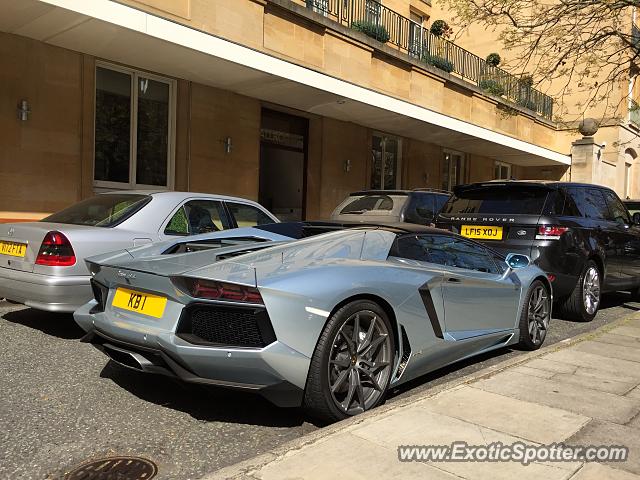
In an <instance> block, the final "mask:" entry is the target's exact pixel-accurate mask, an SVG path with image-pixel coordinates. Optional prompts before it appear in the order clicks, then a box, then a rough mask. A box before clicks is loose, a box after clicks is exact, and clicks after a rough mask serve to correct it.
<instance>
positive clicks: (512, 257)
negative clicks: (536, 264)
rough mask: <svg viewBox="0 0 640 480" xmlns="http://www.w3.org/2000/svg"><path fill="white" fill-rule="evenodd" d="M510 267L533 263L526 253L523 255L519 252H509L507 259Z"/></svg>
mask: <svg viewBox="0 0 640 480" xmlns="http://www.w3.org/2000/svg"><path fill="white" fill-rule="evenodd" d="M505 261H506V262H507V265H509V268H512V269H514V270H515V269H516V268H524V267H528V266H529V265H531V259H530V258H529V257H528V256H526V255H521V254H519V253H509V254H508V255H507V258H506V260H505Z"/></svg>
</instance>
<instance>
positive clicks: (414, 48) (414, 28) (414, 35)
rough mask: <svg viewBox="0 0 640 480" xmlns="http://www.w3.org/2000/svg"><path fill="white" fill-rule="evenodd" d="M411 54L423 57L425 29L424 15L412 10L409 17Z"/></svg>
mask: <svg viewBox="0 0 640 480" xmlns="http://www.w3.org/2000/svg"><path fill="white" fill-rule="evenodd" d="M409 20H410V21H409V55H412V56H414V57H418V58H421V57H422V39H423V32H424V29H423V28H422V25H424V17H423V16H422V15H420V14H417V13H415V12H411V15H410V19H409Z"/></svg>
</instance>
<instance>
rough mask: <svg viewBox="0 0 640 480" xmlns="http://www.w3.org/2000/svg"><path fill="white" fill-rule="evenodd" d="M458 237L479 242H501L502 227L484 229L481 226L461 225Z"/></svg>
mask: <svg viewBox="0 0 640 480" xmlns="http://www.w3.org/2000/svg"><path fill="white" fill-rule="evenodd" d="M460 235H462V236H463V237H467V238H477V239H479V240H502V227H485V226H483V225H462V228H461V229H460Z"/></svg>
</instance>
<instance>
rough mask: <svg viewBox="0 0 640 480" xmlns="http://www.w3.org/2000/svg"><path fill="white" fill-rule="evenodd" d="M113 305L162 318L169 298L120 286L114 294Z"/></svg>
mask: <svg viewBox="0 0 640 480" xmlns="http://www.w3.org/2000/svg"><path fill="white" fill-rule="evenodd" d="M111 305H113V306H114V307H117V308H122V309H123V310H129V311H131V312H136V313H141V314H143V315H149V316H150V317H156V318H160V317H162V315H163V314H164V308H165V307H166V306H167V299H166V298H165V297H161V296H160V295H152V294H151V293H144V292H136V291H135V290H129V289H127V288H118V289H116V294H115V295H114V296H113V301H112V302H111Z"/></svg>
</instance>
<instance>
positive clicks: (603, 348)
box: [575, 329, 640, 368]
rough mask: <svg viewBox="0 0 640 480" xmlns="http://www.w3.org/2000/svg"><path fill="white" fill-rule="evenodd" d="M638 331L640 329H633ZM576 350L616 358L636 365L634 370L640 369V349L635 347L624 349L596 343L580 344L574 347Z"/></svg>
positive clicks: (620, 346)
mask: <svg viewBox="0 0 640 480" xmlns="http://www.w3.org/2000/svg"><path fill="white" fill-rule="evenodd" d="M634 330H639V331H640V329H634ZM575 348H576V350H579V351H580V352H587V353H593V354H595V355H601V356H603V357H608V358H617V359H620V360H628V361H630V362H635V363H636V368H638V367H640V365H639V364H640V349H638V348H636V347H625V346H622V345H616V346H612V345H611V344H609V343H602V342H598V341H592V342H582V343H580V344H578V345H576V347H575Z"/></svg>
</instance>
